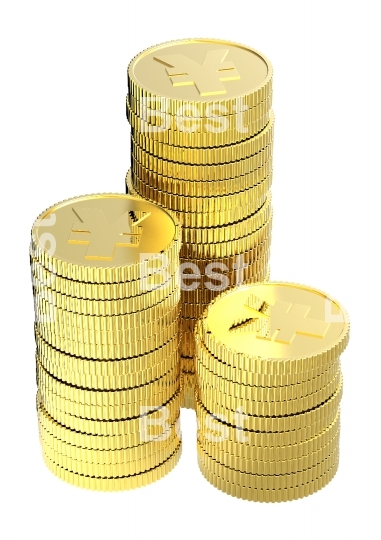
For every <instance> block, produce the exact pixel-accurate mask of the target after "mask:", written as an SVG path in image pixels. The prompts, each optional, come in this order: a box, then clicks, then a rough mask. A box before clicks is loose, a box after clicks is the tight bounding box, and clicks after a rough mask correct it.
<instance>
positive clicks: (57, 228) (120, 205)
mask: <svg viewBox="0 0 381 540" xmlns="http://www.w3.org/2000/svg"><path fill="white" fill-rule="evenodd" d="M175 233H176V225H175V222H174V220H173V219H172V217H171V216H170V215H169V214H168V213H167V212H166V211H165V210H163V209H162V208H159V207H158V206H156V205H154V204H152V203H150V202H147V201H144V200H142V199H135V198H134V197H130V196H127V195H123V194H107V195H89V196H84V197H77V198H75V199H69V200H67V201H64V202H62V203H59V204H57V205H56V206H54V207H52V208H49V209H48V210H47V211H46V212H45V213H43V214H42V215H41V216H40V218H39V219H38V220H37V221H36V223H35V224H34V226H33V229H32V236H34V238H35V242H36V244H37V245H38V246H39V247H40V249H41V250H44V251H46V252H47V253H49V254H50V255H52V256H54V257H55V258H56V259H58V260H61V261H65V262H68V263H74V264H77V265H81V266H92V267H94V266H96V267H101V268H105V267H121V266H128V265H131V264H135V263H139V262H140V261H141V260H143V259H146V258H148V257H149V256H150V255H151V254H159V253H160V252H162V251H164V250H166V249H167V248H168V246H169V245H170V243H171V242H172V241H173V240H174V238H175ZM144 254H146V257H145V256H144Z"/></svg>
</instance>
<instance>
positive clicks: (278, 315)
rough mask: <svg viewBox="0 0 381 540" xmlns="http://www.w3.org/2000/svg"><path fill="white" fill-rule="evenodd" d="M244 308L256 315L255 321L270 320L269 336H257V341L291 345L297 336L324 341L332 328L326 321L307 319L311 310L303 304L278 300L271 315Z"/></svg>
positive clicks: (248, 307) (246, 306)
mask: <svg viewBox="0 0 381 540" xmlns="http://www.w3.org/2000/svg"><path fill="white" fill-rule="evenodd" d="M244 307H245V309H248V310H250V311H251V312H252V313H253V312H254V313H255V315H254V313H253V319H257V318H259V317H262V318H263V317H265V318H267V319H270V331H269V334H268V335H267V336H266V337H262V336H260V335H257V336H256V337H257V339H263V340H265V341H273V342H275V343H283V344H285V345H290V344H291V342H292V341H293V339H294V337H295V336H296V335H297V334H299V335H302V336H308V337H312V338H317V339H323V338H324V336H325V334H326V332H327V330H328V328H329V326H330V325H329V323H326V322H325V321H321V320H318V319H312V318H310V317H307V315H308V313H309V311H310V309H311V308H310V306H304V305H302V304H293V303H291V302H286V301H283V300H277V301H276V302H275V304H274V305H273V306H271V308H270V310H271V311H270V313H271V315H267V314H266V313H262V312H260V311H257V310H256V309H254V308H252V307H250V306H248V305H247V304H245V306H244ZM249 331H250V330H249Z"/></svg>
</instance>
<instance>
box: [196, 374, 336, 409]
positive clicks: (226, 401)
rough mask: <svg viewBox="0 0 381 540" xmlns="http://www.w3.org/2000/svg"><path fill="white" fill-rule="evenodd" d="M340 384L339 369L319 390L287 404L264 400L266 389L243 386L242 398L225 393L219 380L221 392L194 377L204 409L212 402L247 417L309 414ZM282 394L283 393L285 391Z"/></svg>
mask: <svg viewBox="0 0 381 540" xmlns="http://www.w3.org/2000/svg"><path fill="white" fill-rule="evenodd" d="M197 367H198V366H197ZM197 367H196V370H197ZM341 381H342V376H341V370H340V369H339V370H338V371H337V373H336V374H335V377H334V378H333V379H332V381H330V382H329V383H328V384H327V385H326V386H324V387H323V388H321V389H320V390H318V391H316V392H314V393H313V394H309V395H307V396H302V397H299V398H294V399H290V400H288V401H266V399H265V398H266V395H268V396H269V397H274V396H273V395H271V394H272V392H269V391H268V389H264V390H262V389H261V388H260V387H254V386H250V387H247V388H246V391H245V388H241V393H242V394H245V397H236V396H233V395H231V394H228V393H226V392H228V391H229V390H230V389H231V388H230V385H229V384H228V383H226V384H224V380H223V379H222V383H221V389H216V388H213V387H211V386H209V384H207V383H206V382H204V381H202V380H201V379H200V378H198V385H199V389H200V399H201V401H202V402H203V403H205V405H206V407H208V406H209V407H210V406H211V404H212V403H213V402H214V401H215V402H216V403H219V405H220V406H222V407H224V408H226V409H229V410H230V411H236V410H238V409H240V410H241V411H242V412H243V413H244V414H247V415H250V416H267V417H269V416H289V415H292V414H299V413H303V412H306V411H310V410H312V409H314V408H315V407H318V406H319V405H321V404H322V403H325V402H326V401H327V400H328V399H329V398H330V396H332V395H333V394H334V393H335V391H336V390H337V389H338V387H339V385H340V384H341ZM287 388H288V387H287ZM284 393H285V394H286V391H285V392H284ZM257 400H261V401H257ZM209 407H208V408H209Z"/></svg>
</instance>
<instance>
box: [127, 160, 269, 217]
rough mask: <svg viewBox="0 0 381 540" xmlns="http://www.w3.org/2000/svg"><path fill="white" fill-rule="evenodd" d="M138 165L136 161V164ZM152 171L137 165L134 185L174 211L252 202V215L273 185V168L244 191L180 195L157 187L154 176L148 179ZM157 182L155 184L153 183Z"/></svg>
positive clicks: (218, 209)
mask: <svg viewBox="0 0 381 540" xmlns="http://www.w3.org/2000/svg"><path fill="white" fill-rule="evenodd" d="M134 165H136V162H135V164H134ZM149 175H150V173H149V171H147V169H145V171H142V167H141V166H137V167H136V168H135V171H134V167H133V170H132V185H133V187H134V188H135V190H136V191H137V192H138V193H139V194H140V195H142V196H143V197H146V198H150V199H152V200H154V201H158V203H159V204H162V205H166V206H168V208H171V209H172V210H173V211H174V212H197V209H198V208H199V209H200V210H201V209H202V211H205V212H223V211H226V210H231V209H232V208H233V207H234V205H235V204H241V205H243V206H244V205H248V204H249V202H250V201H251V202H252V211H251V212H249V213H248V215H250V214H251V213H253V211H256V210H258V209H259V208H260V206H258V205H257V199H261V200H262V199H263V201H265V200H266V198H265V195H266V194H267V192H268V190H269V189H270V187H271V183H272V170H271V169H270V171H269V173H268V175H267V176H266V177H265V178H264V179H262V180H261V181H260V183H258V184H255V185H252V186H250V187H248V188H247V189H245V190H243V191H237V192H235V193H231V194H222V195H219V196H215V195H213V194H212V195H211V196H206V197H204V196H202V195H201V194H200V195H197V196H191V195H178V194H176V193H168V192H166V191H162V190H160V189H158V188H156V187H155V185H156V184H157V182H155V181H152V176H151V179H150V181H149V182H147V181H146V179H145V178H146V176H149ZM152 184H155V185H152Z"/></svg>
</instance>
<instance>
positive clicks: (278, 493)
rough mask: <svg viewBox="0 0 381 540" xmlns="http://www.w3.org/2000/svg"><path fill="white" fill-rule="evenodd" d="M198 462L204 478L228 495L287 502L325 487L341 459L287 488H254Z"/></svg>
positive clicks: (258, 500) (252, 499)
mask: <svg viewBox="0 0 381 540" xmlns="http://www.w3.org/2000/svg"><path fill="white" fill-rule="evenodd" d="M198 464H199V467H200V471H201V474H202V475H203V476H204V478H205V479H206V480H207V481H208V482H210V483H211V484H212V485H213V486H214V487H216V488H217V489H219V490H221V491H223V492H224V493H227V494H228V495H232V496H233V497H237V498H239V499H244V500H248V501H256V502H286V501H293V500H296V499H300V498H302V497H307V496H308V495H312V494H313V493H316V492H317V491H319V490H320V489H322V488H323V487H325V486H326V485H327V484H328V483H329V482H330V481H331V480H332V478H333V477H334V476H335V474H336V472H337V469H338V466H339V460H337V461H336V463H335V464H334V465H333V466H332V467H331V468H330V469H329V470H327V471H326V472H325V473H323V474H322V475H321V476H320V477H318V478H316V479H315V480H312V481H311V482H308V483H306V484H301V485H299V486H296V487H293V488H285V489H254V488H250V487H246V486H241V485H239V484H234V483H232V482H229V481H228V480H225V479H223V478H221V477H220V476H218V475H216V474H215V473H213V472H212V471H210V470H209V469H208V467H207V466H206V465H205V463H204V462H203V461H202V460H201V459H199V460H198Z"/></svg>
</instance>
